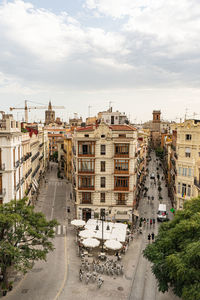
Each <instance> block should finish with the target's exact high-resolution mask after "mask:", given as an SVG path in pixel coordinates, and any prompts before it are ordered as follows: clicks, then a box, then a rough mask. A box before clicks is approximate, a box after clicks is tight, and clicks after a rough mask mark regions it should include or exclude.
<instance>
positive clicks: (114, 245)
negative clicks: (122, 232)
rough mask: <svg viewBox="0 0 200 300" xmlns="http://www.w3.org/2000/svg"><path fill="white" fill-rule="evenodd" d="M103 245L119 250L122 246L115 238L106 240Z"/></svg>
mask: <svg viewBox="0 0 200 300" xmlns="http://www.w3.org/2000/svg"><path fill="white" fill-rule="evenodd" d="M104 245H105V246H106V248H108V249H111V250H119V249H121V247H122V244H121V243H120V242H118V241H116V240H107V241H106V242H105V243H104Z"/></svg>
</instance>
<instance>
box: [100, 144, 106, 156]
mask: <svg viewBox="0 0 200 300" xmlns="http://www.w3.org/2000/svg"><path fill="white" fill-rule="evenodd" d="M105 154H106V145H101V155H105Z"/></svg>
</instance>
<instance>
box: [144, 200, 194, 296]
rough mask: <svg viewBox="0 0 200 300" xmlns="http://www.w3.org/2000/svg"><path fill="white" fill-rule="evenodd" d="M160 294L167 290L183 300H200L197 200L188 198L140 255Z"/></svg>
mask: <svg viewBox="0 0 200 300" xmlns="http://www.w3.org/2000/svg"><path fill="white" fill-rule="evenodd" d="M143 254H144V256H145V257H146V258H147V259H148V260H149V261H150V262H151V263H152V271H153V273H154V275H155V277H156V278H157V280H158V286H159V290H160V291H162V292H163V293H164V292H166V291H168V289H169V288H172V289H173V292H174V293H175V295H177V296H179V297H181V298H182V299H183V300H199V299H200V198H196V199H191V200H189V201H187V202H186V203H185V205H184V209H183V210H181V211H177V212H176V214H175V217H174V218H173V220H172V221H169V222H166V223H163V224H162V225H161V226H160V228H159V232H158V235H157V237H156V240H155V242H154V243H153V244H149V245H148V246H147V247H146V249H145V250H144V252H143Z"/></svg>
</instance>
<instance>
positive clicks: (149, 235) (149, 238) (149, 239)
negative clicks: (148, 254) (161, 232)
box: [148, 233, 151, 243]
mask: <svg viewBox="0 0 200 300" xmlns="http://www.w3.org/2000/svg"><path fill="white" fill-rule="evenodd" d="M148 241H149V243H150V241H151V234H150V233H149V234H148Z"/></svg>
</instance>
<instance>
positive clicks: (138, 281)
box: [4, 153, 177, 300]
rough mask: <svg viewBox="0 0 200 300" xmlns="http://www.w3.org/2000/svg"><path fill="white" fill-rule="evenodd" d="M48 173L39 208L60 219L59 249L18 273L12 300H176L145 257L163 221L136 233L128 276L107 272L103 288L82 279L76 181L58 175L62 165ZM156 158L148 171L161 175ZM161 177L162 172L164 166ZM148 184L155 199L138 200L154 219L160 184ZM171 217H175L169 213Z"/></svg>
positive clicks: (124, 257)
mask: <svg viewBox="0 0 200 300" xmlns="http://www.w3.org/2000/svg"><path fill="white" fill-rule="evenodd" d="M52 166H53V169H52V170H51V168H50V171H49V173H48V174H47V177H46V180H47V181H48V183H46V184H45V182H43V183H42V186H41V190H40V195H39V197H38V200H37V204H36V210H38V211H42V212H44V213H45V215H46V216H47V218H48V219H51V218H57V219H58V221H59V223H60V224H59V225H58V226H56V228H55V233H56V237H55V240H54V246H55V251H54V252H52V253H50V254H49V255H48V260H47V262H36V263H35V265H34V267H33V269H32V270H31V271H30V272H29V273H28V274H27V275H25V277H23V278H22V277H20V276H19V275H17V276H18V279H17V281H16V282H15V289H14V290H13V291H12V292H10V293H8V294H7V296H6V297H4V299H7V300H46V299H49V300H57V299H58V300H90V299H94V300H100V299H101V300H104V299H105V300H106V299H109V300H115V299H119V300H125V299H127V300H130V299H132V300H175V299H177V298H176V297H174V295H173V294H172V292H169V293H166V294H164V295H163V294H162V293H159V292H158V290H157V284H156V280H155V278H154V276H153V274H152V273H151V266H150V264H149V262H148V261H147V260H146V259H144V257H143V256H142V251H143V249H144V248H145V247H146V245H147V243H148V239H147V236H148V233H151V232H152V231H154V233H155V234H156V233H157V230H158V226H159V224H157V222H156V224H155V228H153V227H152V228H150V225H149V226H147V225H145V226H143V234H135V236H134V239H133V241H131V242H130V244H129V247H128V250H127V252H126V254H125V255H124V254H123V255H122V264H123V266H124V274H123V275H119V276H117V275H114V276H108V275H104V274H103V275H102V277H103V279H104V282H103V285H102V286H101V288H98V287H97V284H96V283H92V282H89V283H88V284H86V283H85V282H84V281H83V282H80V280H79V269H80V264H81V259H80V257H79V256H78V253H77V244H76V242H75V235H76V231H75V229H74V227H73V226H72V225H71V224H70V222H71V220H72V219H73V218H74V204H73V201H72V199H71V185H70V184H69V183H67V182H66V180H58V179H57V177H56V173H57V166H56V164H54V165H52ZM156 167H157V165H156V158H155V155H154V153H152V160H151V161H150V163H149V173H151V172H154V173H155V174H156ZM159 173H160V175H161V177H162V175H163V174H162V170H161V168H159ZM146 186H147V187H148V188H149V190H148V195H151V196H154V200H153V201H151V202H150V201H148V198H146V197H145V198H142V199H141V200H140V204H139V208H138V209H139V213H140V217H145V218H149V219H150V218H155V219H156V213H157V208H158V204H159V201H158V191H157V186H154V185H151V180H150V178H149V176H147V180H146ZM162 197H163V202H162V203H165V204H166V205H167V211H168V213H170V212H169V209H170V207H171V206H170V201H169V198H168V196H167V188H166V187H165V182H164V181H163V182H162ZM170 217H171V215H170Z"/></svg>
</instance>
